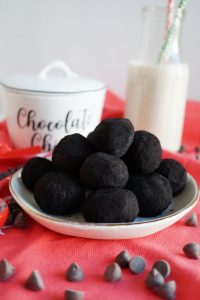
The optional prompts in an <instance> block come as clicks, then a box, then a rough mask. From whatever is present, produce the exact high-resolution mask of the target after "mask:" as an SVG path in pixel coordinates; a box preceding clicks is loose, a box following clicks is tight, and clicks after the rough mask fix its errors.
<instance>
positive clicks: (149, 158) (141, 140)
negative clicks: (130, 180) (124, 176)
mask: <svg viewBox="0 0 200 300" xmlns="http://www.w3.org/2000/svg"><path fill="white" fill-rule="evenodd" d="M161 154H162V149H161V145H160V142H159V140H158V138H157V137H156V136H155V135H153V134H151V133H150V132H147V131H144V130H141V131H136V132H135V136H134V140H133V143H132V144H131V146H130V148H129V149H128V151H127V153H126V154H125V156H123V158H122V159H123V160H124V161H125V162H126V164H127V166H128V168H129V170H131V172H132V173H133V174H147V173H152V172H154V171H155V170H156V169H157V168H158V166H159V164H160V162H161Z"/></svg>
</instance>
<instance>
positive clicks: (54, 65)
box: [38, 60, 78, 79]
mask: <svg viewBox="0 0 200 300" xmlns="http://www.w3.org/2000/svg"><path fill="white" fill-rule="evenodd" d="M52 70H59V71H62V72H63V74H64V75H65V76H66V77H72V78H75V77H77V76H78V75H77V74H76V73H74V72H73V71H72V70H71V69H70V68H69V67H68V65H67V64H66V63H64V62H63V61H62V60H53V61H52V62H50V63H49V64H48V65H47V66H46V67H44V69H42V70H41V72H40V73H39V74H38V76H39V78H40V79H46V78H47V75H48V73H49V72H50V71H52Z"/></svg>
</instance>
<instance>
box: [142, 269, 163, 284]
mask: <svg viewBox="0 0 200 300" xmlns="http://www.w3.org/2000/svg"><path fill="white" fill-rule="evenodd" d="M145 283H146V286H147V287H148V288H155V287H158V286H160V285H162V284H164V283H165V279H164V277H163V276H162V275H161V274H160V272H159V271H158V270H157V269H152V270H151V271H150V272H149V273H148V274H147V277H146V281H145Z"/></svg>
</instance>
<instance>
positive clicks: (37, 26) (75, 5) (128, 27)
mask: <svg viewBox="0 0 200 300" xmlns="http://www.w3.org/2000/svg"><path fill="white" fill-rule="evenodd" d="M166 2H167V1H164V0H154V1H153V0H0V79H2V78H3V77H5V76H7V75H10V74H15V73H27V72H28V73H37V72H38V71H39V70H40V69H41V68H42V67H43V66H44V65H45V64H46V63H48V62H49V61H51V60H52V59H55V58H59V59H63V60H65V61H66V62H67V63H68V64H69V65H70V66H71V67H72V68H73V69H74V70H75V71H77V72H80V73H83V74H86V75H90V76H94V77H97V78H99V79H101V80H103V81H104V82H106V83H107V85H108V87H109V88H110V89H111V90H113V91H114V92H115V93H116V94H118V95H119V96H121V97H124V95H125V86H126V76H127V64H128V61H129V60H130V59H131V58H135V59H136V58H137V53H138V51H139V43H140V32H141V31H140V30H141V8H142V7H143V6H145V5H160V6H165V5H166ZM199 30H200V1H199V0H189V1H188V6H187V14H186V19H185V25H184V30H183V37H182V50H183V55H184V58H185V60H186V61H188V62H189V64H190V70H191V76H190V85H189V97H190V98H193V99H200V82H199V79H200V34H199Z"/></svg>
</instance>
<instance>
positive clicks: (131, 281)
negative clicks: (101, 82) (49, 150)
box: [0, 93, 200, 300]
mask: <svg viewBox="0 0 200 300" xmlns="http://www.w3.org/2000/svg"><path fill="white" fill-rule="evenodd" d="M122 115H123V102H122V101H121V100H120V99H119V98H117V97H116V96H114V95H113V94H111V93H108V95H107V99H106V103H105V109H104V114H103V117H105V118H107V117H121V116H122ZM199 126H200V103H197V102H194V101H189V102H188V105H187V112H186V119H185V128H184V135H183V144H184V146H185V151H184V153H183V154H172V153H167V152H166V151H164V156H165V157H166V156H167V157H174V158H176V159H178V160H179V161H181V162H182V163H183V165H184V166H185V167H186V169H187V171H189V172H190V173H191V174H192V175H193V176H194V177H195V179H196V180H197V182H198V183H199V184H200V161H199V160H197V159H196V158H195V157H196V156H197V154H198V151H196V152H195V151H194V149H195V147H196V146H198V145H200V131H199V130H198V128H199ZM22 151H24V154H23V152H22ZM39 151H40V149H38V148H34V149H32V148H31V149H26V150H19V149H18V150H12V144H11V142H10V141H9V139H8V136H7V133H6V128H5V124H1V125H0V172H1V174H2V172H4V176H6V172H7V173H9V172H10V173H11V172H13V168H16V167H19V165H21V164H23V163H24V161H26V160H27V159H28V158H30V157H31V156H34V155H35V154H36V153H39ZM22 154H23V155H22ZM8 169H10V171H9V170H8ZM2 177H3V176H2ZM9 195H10V194H9V191H8V177H7V178H5V179H3V180H2V181H1V182H0V197H7V196H9ZM199 209H200V205H199V204H198V205H197V206H196V208H195V210H194V211H195V212H196V213H197V215H198V217H199V219H200V213H199ZM4 232H5V235H4V236H0V245H1V248H0V259H2V258H7V259H8V260H9V261H10V262H11V263H12V264H13V265H14V266H15V267H16V274H15V275H14V276H13V278H11V279H10V280H9V281H8V282H0V292H1V294H0V295H1V296H0V298H1V297H2V299H4V300H12V299H15V300H27V299H30V300H32V299H35V300H36V299H37V300H39V299H41V300H43V299H44V300H47V299H48V300H59V299H64V290H66V289H67V288H71V289H77V290H82V291H85V292H86V297H85V299H88V300H94V299H95V300H96V299H97V300H98V299H100V300H118V299H120V300H121V299H135V300H143V299H149V300H151V299H152V300H153V299H156V298H157V296H155V295H154V294H152V293H151V291H149V290H148V289H146V288H145V284H144V279H145V277H146V275H147V272H148V271H149V270H150V269H151V267H152V264H153V263H154V262H155V261H156V260H158V259H166V260H167V261H169V263H170V264H171V267H172V272H171V275H170V277H169V280H172V279H174V280H175V281H176V283H177V299H180V300H188V299H192V300H199V299H200V289H199V284H200V260H199V261H198V260H193V259H189V258H187V257H185V255H184V254H183V252H182V247H183V246H184V245H185V244H186V243H189V242H198V243H200V226H198V227H196V228H193V227H189V226H186V225H184V220H180V221H179V222H177V223H176V224H174V225H173V226H171V227H169V228H167V229H165V230H163V231H161V232H159V233H156V234H153V235H151V236H149V237H145V238H138V239H132V240H116V241H103V240H89V239H82V238H76V237H70V236H65V235H61V234H58V233H55V232H53V231H50V230H48V229H46V228H44V227H42V226H41V225H39V224H37V223H36V222H34V221H33V220H31V219H30V220H29V223H28V227H27V228H26V229H16V228H10V229H5V230H4ZM124 249H127V250H128V251H129V252H130V253H131V255H133V256H134V255H142V256H144V257H145V259H146V261H147V268H146V270H145V272H144V273H143V274H141V275H133V274H131V273H130V272H129V271H128V270H125V271H123V279H122V280H121V281H120V282H115V283H108V282H105V281H104V280H103V273H104V270H105V268H106V266H107V265H108V264H109V263H111V262H113V259H114V257H115V256H116V255H117V254H118V253H119V252H120V251H122V250H124ZM72 262H77V263H79V264H80V266H81V267H82V268H83V269H84V271H85V280H84V281H83V282H79V283H70V282H67V281H66V280H65V271H66V269H67V267H68V266H69V265H70V264H71V263H72ZM33 269H37V270H39V272H40V273H41V275H42V277H43V279H44V283H45V286H46V289H45V290H44V291H40V292H31V291H28V290H25V289H24V287H23V284H24V281H25V280H26V278H27V276H28V275H29V274H30V272H31V271H32V270H33Z"/></svg>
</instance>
